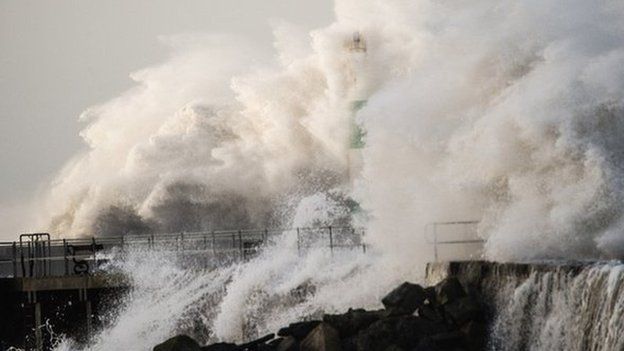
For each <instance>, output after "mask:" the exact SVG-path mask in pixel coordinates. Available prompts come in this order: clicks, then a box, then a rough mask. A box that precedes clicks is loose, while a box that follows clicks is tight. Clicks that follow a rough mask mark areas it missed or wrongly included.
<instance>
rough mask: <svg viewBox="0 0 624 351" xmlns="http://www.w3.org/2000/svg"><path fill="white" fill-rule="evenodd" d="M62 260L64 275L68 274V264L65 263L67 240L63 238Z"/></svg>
mask: <svg viewBox="0 0 624 351" xmlns="http://www.w3.org/2000/svg"><path fill="white" fill-rule="evenodd" d="M63 262H64V263H65V275H69V266H68V265H67V240H66V239H63Z"/></svg>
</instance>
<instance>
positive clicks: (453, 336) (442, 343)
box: [431, 330, 464, 350]
mask: <svg viewBox="0 0 624 351" xmlns="http://www.w3.org/2000/svg"><path fill="white" fill-rule="evenodd" d="M431 340H432V341H433V342H434V344H435V346H436V348H438V349H443V350H448V349H450V350H454V349H457V348H461V347H462V346H463V341H464V335H463V334H462V333H461V332H460V331H458V330H453V331H449V332H445V333H439V334H436V335H432V336H431Z"/></svg>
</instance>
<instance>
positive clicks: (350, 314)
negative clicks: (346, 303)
mask: <svg viewBox="0 0 624 351" xmlns="http://www.w3.org/2000/svg"><path fill="white" fill-rule="evenodd" d="M383 316H385V311H383V310H379V311H366V310H363V309H355V310H354V309H349V311H347V313H344V314H326V315H324V316H323V322H325V323H327V324H329V325H331V326H332V327H334V329H336V330H337V331H338V334H340V337H341V338H346V337H349V336H352V335H355V334H357V332H358V331H360V330H361V329H364V328H366V327H368V326H369V325H371V324H373V323H374V322H376V321H378V320H379V319H381V318H382V317H383Z"/></svg>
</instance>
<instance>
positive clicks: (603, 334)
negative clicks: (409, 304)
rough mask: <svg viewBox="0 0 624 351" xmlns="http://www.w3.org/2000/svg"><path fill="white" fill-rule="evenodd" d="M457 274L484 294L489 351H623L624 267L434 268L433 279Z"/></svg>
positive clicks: (615, 264) (430, 272) (483, 265)
mask: <svg viewBox="0 0 624 351" xmlns="http://www.w3.org/2000/svg"><path fill="white" fill-rule="evenodd" d="M446 274H456V275H458V276H459V277H460V279H461V280H463V281H464V282H467V283H469V284H470V285H471V286H472V287H474V288H476V289H477V290H478V291H480V293H481V294H482V296H483V297H484V298H483V301H484V302H485V303H486V305H487V306H488V308H489V312H490V316H491V325H490V328H491V329H490V342H489V343H490V345H489V348H490V350H567V351H575V350H578V351H590V350H602V351H620V350H623V349H624V264H622V263H621V262H608V263H570V264H554V263H546V264H501V263H491V262H461V263H459V262H455V263H450V264H433V265H429V268H428V278H429V280H430V281H432V282H433V281H436V280H439V279H440V278H441V277H443V276H445V275H446Z"/></svg>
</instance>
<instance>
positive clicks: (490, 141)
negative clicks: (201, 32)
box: [43, 0, 624, 349]
mask: <svg viewBox="0 0 624 351" xmlns="http://www.w3.org/2000/svg"><path fill="white" fill-rule="evenodd" d="M335 12H336V21H335V22H334V23H333V24H331V25H329V26H328V27H326V28H322V29H319V30H315V31H313V32H311V33H310V36H309V37H308V36H305V35H304V36H298V35H297V34H293V33H297V31H291V30H289V28H290V27H287V26H278V27H276V29H275V35H276V40H275V41H276V43H275V48H276V50H277V60H276V61H277V62H273V61H272V60H270V59H266V58H264V55H263V54H261V53H262V51H261V50H258V49H256V48H253V45H250V44H249V43H244V42H242V41H241V40H239V39H233V38H226V37H222V36H221V37H214V36H206V37H196V36H192V37H189V36H182V37H173V38H169V39H167V42H168V43H169V45H171V46H172V51H173V55H172V57H171V58H170V60H169V61H167V62H165V63H163V64H161V65H158V66H155V67H151V68H147V69H145V70H142V71H140V72H137V73H135V74H133V76H132V77H133V79H135V81H136V82H137V84H138V86H137V87H136V88H134V89H132V90H130V91H128V92H126V93H124V94H123V95H121V96H120V97H118V98H116V99H114V100H112V101H109V102H107V103H104V104H102V105H100V106H97V107H94V108H91V109H89V110H88V111H87V112H85V114H84V115H83V116H82V118H83V119H84V120H86V121H88V122H89V126H88V127H87V128H86V129H85V130H84V131H83V133H82V135H83V137H84V138H85V140H86V141H87V143H88V144H89V146H90V149H89V151H88V152H87V153H86V154H84V155H79V156H77V157H76V158H75V159H74V160H72V162H70V163H69V164H68V165H67V166H66V167H65V169H64V170H63V171H62V172H61V173H60V174H59V176H58V178H57V180H56V182H55V183H54V185H53V187H52V189H51V191H50V193H49V194H48V197H47V198H48V202H47V203H48V206H47V209H46V210H45V211H43V213H46V214H47V218H46V219H47V220H49V221H50V222H51V223H52V227H53V228H54V230H55V231H56V232H58V233H65V234H67V233H74V234H81V233H91V232H95V233H98V234H100V235H106V234H120V233H127V232H142V231H148V230H152V231H154V230H156V231H158V230H163V231H168V230H200V229H201V230H210V229H227V228H236V227H254V226H255V227H265V226H280V225H283V224H286V225H289V224H291V223H292V221H293V218H296V220H297V221H298V222H301V221H308V222H309V223H314V222H315V219H314V218H306V219H305V220H302V219H301V218H299V217H298V216H300V215H301V213H302V212H300V211H299V212H298V211H297V207H298V206H297V205H298V204H299V203H302V207H300V210H301V211H304V209H307V213H308V214H311V215H312V216H318V215H319V214H318V213H317V212H318V211H317V209H322V206H321V207H319V206H316V205H314V202H315V201H316V200H319V199H325V200H327V201H329V202H331V196H330V195H331V193H332V192H333V191H336V190H335V189H340V190H339V191H341V192H342V193H344V194H346V195H345V198H354V199H357V201H358V203H359V204H360V205H361V206H362V208H363V209H364V211H365V212H366V214H367V217H368V221H367V223H366V224H367V227H368V234H367V238H366V240H367V241H368V243H369V244H370V245H371V246H372V248H373V249H374V251H375V255H372V256H374V257H372V258H367V259H357V258H353V257H348V259H347V258H345V259H342V258H339V257H334V258H333V259H329V258H328V257H327V256H326V253H324V252H323V251H322V250H320V251H317V252H316V253H314V254H309V255H306V256H305V257H298V256H296V255H294V256H293V255H292V253H291V254H287V253H284V252H281V251H279V249H272V250H271V249H269V250H267V251H266V253H265V254H263V255H262V256H261V257H259V258H256V259H254V260H253V261H252V262H249V263H247V264H242V265H240V266H234V267H227V268H223V270H218V271H215V272H211V273H201V274H196V273H193V274H191V273H184V272H182V271H175V270H174V268H162V266H163V265H158V267H161V268H162V269H163V270H164V272H163V273H160V274H168V273H167V271H168V270H173V271H172V272H170V273H169V274H172V276H171V279H169V280H170V281H172V282H178V284H177V285H176V286H177V287H174V286H171V287H167V286H165V287H163V288H162V295H159V294H155V293H154V291H155V290H159V291H160V288H159V289H151V290H150V288H149V284H148V286H146V291H151V292H150V293H149V294H150V295H149V296H150V297H149V298H148V299H147V300H149V299H153V300H154V301H155V302H154V303H155V304H156V305H158V303H162V304H164V305H163V306H162V307H163V308H160V309H150V306H149V305H141V303H140V302H138V301H136V302H132V303H129V304H128V307H127V308H126V309H125V310H124V311H123V312H122V313H121V314H120V316H119V317H118V318H119V319H118V321H117V322H116V324H115V326H114V327H113V328H112V329H111V330H109V331H105V332H104V334H102V335H101V337H100V339H96V340H95V341H94V344H93V345H94V346H93V349H110V347H109V346H102V345H108V344H106V343H109V342H118V343H119V344H118V345H116V346H121V345H130V344H129V343H131V342H136V340H147V341H149V342H152V341H158V340H162V339H163V338H164V337H165V336H170V335H171V334H172V331H174V330H177V329H179V328H180V324H179V323H177V322H175V321H176V320H178V319H179V318H182V316H183V315H184V313H185V311H188V309H189V308H192V307H191V306H192V305H193V303H194V301H198V300H201V299H202V298H204V297H206V296H219V298H218V302H213V305H211V306H210V307H205V308H200V310H202V312H200V313H199V315H203V316H204V317H203V318H204V320H203V322H202V323H203V325H205V326H206V330H209V332H208V334H207V336H206V335H204V336H203V337H204V340H205V339H206V337H208V338H215V339H220V338H235V339H237V340H238V339H241V338H242V334H244V330H245V329H246V328H248V327H247V326H245V324H246V321H247V320H246V317H245V316H253V318H254V322H253V323H249V324H250V325H252V326H253V328H252V329H254V328H255V329H257V330H269V329H271V328H272V327H274V326H276V325H277V324H279V323H281V324H285V323H286V321H289V320H291V319H293V318H294V317H295V316H297V318H299V317H301V316H303V315H313V314H314V313H316V311H320V310H332V309H344V308H346V307H348V306H349V305H358V306H367V305H369V304H372V303H374V301H377V298H378V297H379V295H380V294H381V291H385V290H386V289H387V287H389V286H391V284H393V283H395V282H397V281H401V280H410V279H411V280H419V279H418V278H419V277H420V276H421V275H422V271H423V268H422V263H423V262H425V261H427V260H429V259H430V258H431V251H430V247H429V246H428V245H427V244H425V243H424V238H423V234H422V233H423V228H424V226H425V225H426V224H427V223H429V222H433V221H443V220H457V219H474V220H480V223H481V224H480V228H479V231H480V234H481V235H482V236H484V237H485V238H487V245H486V253H487V256H488V257H489V258H492V259H497V260H520V261H522V260H532V259H541V258H555V259H557V258H570V259H580V258H583V259H592V258H600V257H618V256H622V255H624V235H622V228H623V224H622V223H623V222H624V216H623V213H624V211H623V208H624V206H623V204H624V184H622V182H623V180H624V157H623V155H624V142H623V140H624V139H622V138H621V135H623V133H624V49H622V48H623V47H624V25H623V23H624V6H623V5H622V3H621V2H620V1H614V0H600V1H592V2H588V1H584V0H541V1H536V0H530V1H522V2H500V1H494V0H478V1H471V2H457V1H431V0H430V1H427V0H418V1H399V0H396V1H387V0H383V1H382V0H365V1H361V0H360V1H355V0H337V1H336V4H335ZM354 31H358V32H359V33H361V35H362V37H363V38H365V40H366V46H367V51H366V53H365V54H354V53H353V52H351V51H350V50H348V49H347V48H346V47H347V45H345V43H348V41H349V40H351V38H352V33H353V32H354ZM308 42H309V44H310V45H309V47H302V45H300V43H308ZM360 100H367V103H366V105H365V106H364V107H363V108H361V109H360V110H358V111H357V112H355V111H354V110H353V103H354V102H355V101H360ZM354 114H355V117H353V116H354ZM352 118H355V122H356V123H357V124H360V125H361V126H363V127H364V129H365V130H366V137H365V141H366V146H365V147H364V148H363V149H362V150H361V156H362V159H363V169H362V172H361V174H360V175H359V177H356V179H353V180H352V179H349V176H350V171H349V167H350V166H349V156H348V155H349V144H348V139H349V133H350V127H349V125H350V123H351V122H350V120H351V119H352ZM315 194H316V195H315ZM328 194H330V195H328ZM306 204H307V205H306ZM310 204H312V205H310ZM330 207H331V206H330ZM304 212H305V211H304ZM334 212H335V213H334V215H336V216H338V214H341V213H342V214H344V212H343V211H341V210H337V211H334ZM303 217H309V216H303ZM338 217H339V216H338ZM319 218H321V219H320V220H319V221H320V222H327V219H326V218H322V217H319ZM331 219H332V218H331V217H330V222H331ZM295 225H298V224H297V223H295ZM284 240H285V242H287V239H286V238H285V239H284ZM276 247H282V246H281V245H278V246H276ZM276 250H277V251H276ZM347 256H348V255H347ZM293 267H294V268H293ZM142 269H143V268H141V269H139V270H142ZM158 274H159V273H158V272H154V275H155V276H158ZM185 274H189V276H186V275H185ZM307 281H312V282H314V286H315V287H316V288H315V289H316V290H315V292H314V293H313V294H311V295H310V296H307V297H306V298H305V299H304V301H303V302H298V303H294V304H293V305H292V306H288V307H284V308H280V307H279V306H276V304H275V303H269V301H276V300H275V299H278V297H283V296H284V294H286V292H287V291H290V289H293V288H295V287H297V286H299V285H300V284H304V283H305V282H307ZM159 282H160V281H159ZM215 282H221V283H215ZM223 282H227V288H226V289H225V291H223V290H222V287H223V284H224V283H223ZM137 286H139V287H140V286H141V285H140V284H139V285H137ZM180 286H183V287H184V288H183V289H181V290H180ZM354 286H357V287H358V288H357V289H355V288H353V287H354ZM139 291H140V289H139V290H137V292H135V293H136V294H139V293H140V292H139ZM217 292H219V293H217ZM169 293H170V294H171V295H173V296H176V300H175V301H174V300H171V299H170V298H167V297H166V296H168V294H169ZM135 300H137V299H133V300H132V301H135ZM260 302H261V303H260ZM165 305H166V306H165ZM167 306H169V307H167ZM259 306H262V307H259ZM135 308H136V309H137V310H134V309H135ZM165 311H166V313H165ZM252 311H253V313H252ZM202 313H203V314H202ZM152 314H154V315H152ZM165 314H168V315H169V316H173V317H164V316H165ZM269 315H270V316H271V318H269V317H267V316H269ZM138 316H143V317H138ZM159 316H162V317H159ZM141 318H143V319H142V320H141ZM182 319H183V318H182ZM133 323H135V324H136V325H135V326H133ZM241 325H242V326H241ZM125 326H127V327H125ZM553 332H554V331H553ZM106 333H111V334H110V336H109V335H107V334H106ZM98 340H99V341H98ZM145 345H146V346H145V347H148V346H149V345H147V343H146V344H145Z"/></svg>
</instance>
